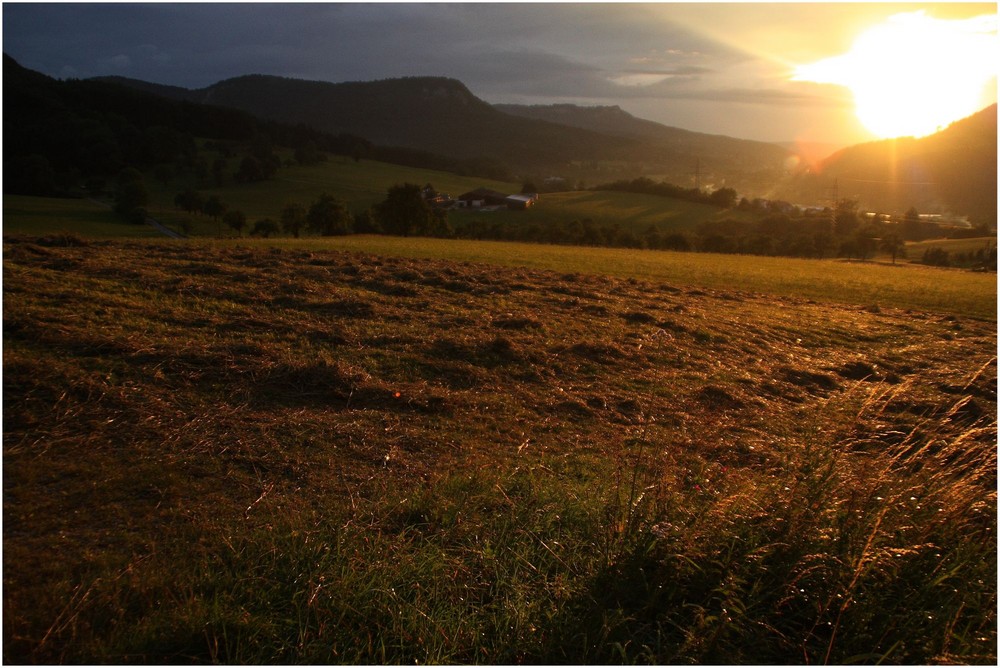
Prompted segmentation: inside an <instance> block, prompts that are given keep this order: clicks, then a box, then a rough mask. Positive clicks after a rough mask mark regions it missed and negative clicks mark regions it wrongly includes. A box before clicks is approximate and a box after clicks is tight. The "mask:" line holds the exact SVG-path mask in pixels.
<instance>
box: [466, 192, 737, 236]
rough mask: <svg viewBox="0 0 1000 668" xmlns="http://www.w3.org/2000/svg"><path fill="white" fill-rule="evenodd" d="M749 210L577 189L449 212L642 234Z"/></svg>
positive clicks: (686, 228) (482, 219) (486, 220)
mask: <svg viewBox="0 0 1000 668" xmlns="http://www.w3.org/2000/svg"><path fill="white" fill-rule="evenodd" d="M745 215H746V214H742V213H741V212H737V211H731V210H723V209H719V208H718V207H713V206H707V205H705V204H695V203H693V202H685V201H683V200H676V199H670V198H664V197H655V196H653V195H640V194H635V193H623V192H610V191H606V192H590V191H574V192H560V193H546V194H543V195H541V196H540V198H539V200H538V204H537V205H536V206H534V207H532V208H530V209H528V210H526V211H506V210H502V211H490V212H485V213H484V212H476V211H462V210H460V209H459V210H456V211H454V212H452V213H450V214H449V220H450V221H451V222H452V223H453V224H456V225H459V224H462V223H463V222H466V221H468V222H475V223H478V224H482V225H491V224H493V223H497V222H500V223H516V224H520V225H531V224H537V225H539V226H542V227H544V226H545V225H546V224H551V223H553V222H560V223H569V222H572V221H574V220H577V221H583V220H586V219H590V220H592V221H593V222H594V223H596V224H597V225H599V226H602V227H603V226H613V225H619V226H620V227H621V228H622V229H623V230H628V231H630V232H632V233H633V234H636V235H640V234H642V233H643V232H645V231H646V230H647V229H648V228H649V227H650V226H652V227H655V228H656V229H657V230H659V231H660V232H664V233H670V232H690V231H692V230H694V228H695V227H697V225H698V224H699V223H702V222H706V221H710V220H721V219H733V218H735V219H740V218H741V217H743V216H745Z"/></svg>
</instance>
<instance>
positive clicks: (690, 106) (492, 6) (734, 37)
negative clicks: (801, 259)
mask: <svg viewBox="0 0 1000 668" xmlns="http://www.w3.org/2000/svg"><path fill="white" fill-rule="evenodd" d="M918 10H922V11H924V13H925V14H926V15H927V16H930V17H934V18H935V19H941V20H949V21H956V20H960V19H971V18H972V17H977V16H983V15H993V22H994V27H993V41H994V42H995V37H996V29H995V18H996V10H997V5H996V4H990V3H985V4H983V3H978V4H965V3H950V2H949V3H935V4H927V3H811V4H799V3H776V4H763V3H735V4H723V3H689V2H681V3H640V4H627V3H555V4H547V3H518V4H513V3H450V2H444V3H434V4H422V3H353V4H333V3H296V4H292V3H225V4H207V3H183V4H175V3H147V4H128V3H114V4H97V3H67V4H57V3H20V2H4V3H3V5H2V13H3V51H4V53H6V54H8V55H10V56H12V57H13V58H14V59H15V60H17V61H18V62H19V63H20V64H21V65H23V66H25V67H27V68H29V69H33V70H37V71H40V72H43V73H45V74H48V75H50V76H53V77H56V78H87V77H92V76H100V75H121V76H127V77H133V78H137V79H143V80H146V81H152V82H156V83H161V84H169V85H175V86H182V87H185V88H199V87H204V86H208V85H210V84H212V83H215V82H217V81H220V80H223V79H226V78H229V77H235V76H240V75H244V74H273V75H279V76H286V77H294V78H302V79H311V80H319V81H331V82H340V81H368V80H375V79H386V78H393V77H402V76H446V77H452V78H455V79H458V80H460V81H462V82H463V83H464V84H465V85H466V86H467V87H468V88H469V90H471V91H472V93H473V94H475V95H476V96H478V97H479V98H481V99H483V100H486V101H487V102H490V103H501V102H504V103H519V104H554V103H573V104H581V105H618V106H620V107H621V108H622V109H624V110H626V111H628V112H629V113H632V114H633V115H635V116H638V117H640V118H646V119H649V120H653V121H657V122H660V123H664V124H666V125H671V126H676V127H680V128H684V129H687V130H695V131H699V132H707V133H712V134H724V135H729V136H732V137H739V138H743V139H755V140H761V141H796V140H797V141H802V142H820V143H825V144H833V145H838V146H842V145H848V144H853V143H859V142H862V141H870V140H872V139H874V138H875V135H874V134H873V133H872V132H871V131H869V130H867V129H866V128H865V127H864V126H863V125H862V124H861V122H860V121H859V120H858V118H857V117H856V115H855V109H854V103H855V100H854V95H855V94H854V93H853V92H852V89H851V88H848V87H847V86H846V85H845V83H844V82H843V81H838V82H837V83H829V82H828V81H820V82H817V81H809V80H805V79H803V78H802V77H800V78H799V80H795V79H796V77H795V76H794V74H795V72H796V71H797V68H801V67H802V66H805V65H808V64H810V63H816V62H819V61H823V60H824V59H831V58H835V57H837V56H840V55H842V54H844V53H846V52H848V51H849V50H850V49H851V47H852V44H854V43H855V41H856V40H857V39H858V37H859V35H861V34H862V33H863V32H864V31H865V30H866V29H869V28H871V27H872V26H875V25H878V24H880V23H882V22H885V21H886V20H888V19H889V17H892V16H894V15H898V14H901V13H906V12H914V11H918ZM930 41H931V42H932V44H931V45H929V46H928V47H927V48H928V49H933V48H934V46H933V42H936V41H937V40H934V39H931V40H930ZM998 55H1000V53H998ZM968 57H969V58H973V57H974V56H968ZM990 60H994V59H990ZM996 60H1000V58H998V59H996ZM959 67H960V66H959ZM993 67H995V66H993ZM800 71H801V70H800ZM877 83H878V82H877V81H876V84H877ZM976 95H977V99H978V101H979V102H978V104H979V108H982V107H985V106H987V105H989V104H991V103H993V102H995V101H996V71H995V69H994V70H993V73H992V81H991V83H988V85H987V86H986V88H985V89H984V91H983V93H982V94H981V95H980V94H979V93H977V94H976Z"/></svg>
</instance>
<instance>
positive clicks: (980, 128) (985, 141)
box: [779, 104, 997, 227]
mask: <svg viewBox="0 0 1000 668" xmlns="http://www.w3.org/2000/svg"><path fill="white" fill-rule="evenodd" d="M834 187H836V190H837V192H838V194H839V196H840V197H843V198H848V199H854V200H857V201H858V202H859V203H860V204H861V206H862V207H868V208H873V209H878V210H884V211H905V210H907V209H909V208H910V207H916V209H917V210H918V211H920V212H921V213H923V212H952V213H954V214H957V215H967V216H969V218H970V220H971V221H972V222H973V223H974V224H981V225H986V226H989V227H996V220H997V219H996V215H997V105H995V104H994V105H992V106H990V107H988V108H986V109H983V110H982V111H980V112H979V113H977V114H974V115H972V116H970V117H968V118H965V119H963V120H960V121H956V122H955V123H953V124H952V125H950V126H949V127H947V128H945V129H944V130H942V131H941V132H938V133H935V134H933V135H930V136H928V137H923V138H921V139H914V138H911V137H904V138H900V139H887V140H884V141H878V142H871V143H868V144H860V145H858V146H852V147H850V148H847V149H844V150H842V151H840V152H838V153H836V154H834V155H832V156H830V157H829V158H827V159H826V160H825V161H823V162H822V163H821V164H820V165H819V167H818V168H817V169H816V170H815V171H810V172H807V173H803V174H801V175H799V176H798V177H797V178H795V179H793V180H791V181H790V182H789V183H787V184H786V185H785V186H783V187H782V189H781V192H780V194H779V196H780V197H782V198H785V199H792V200H795V201H802V200H808V199H819V198H823V197H826V198H829V197H830V196H831V193H832V192H833V188H834ZM824 193H825V194H824Z"/></svg>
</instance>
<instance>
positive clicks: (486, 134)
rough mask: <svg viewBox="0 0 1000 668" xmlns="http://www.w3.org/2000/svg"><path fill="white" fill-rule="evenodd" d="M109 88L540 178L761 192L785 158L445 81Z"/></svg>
mask: <svg viewBox="0 0 1000 668" xmlns="http://www.w3.org/2000/svg"><path fill="white" fill-rule="evenodd" d="M105 80H109V81H116V82H118V83H123V84H125V85H129V86H133V87H136V88H142V89H143V90H146V91H149V92H158V93H159V94H161V95H164V96H166V97H171V98H174V99H183V100H187V101H193V102H202V103H209V104H213V105H219V106H225V107H233V108H236V109H241V110H243V111H247V112H250V113H252V114H254V115H257V116H260V117H262V118H268V119H273V120H276V121H281V122H284V123H293V124H294V123H303V124H306V125H309V126H311V127H315V128H318V129H320V130H323V131H326V132H334V133H349V134H353V135H358V136H361V137H364V138H365V139H367V140H369V141H371V142H373V143H375V144H380V145H386V144H387V145H394V146H403V147H408V148H411V149H417V150H421V151H429V152H433V153H437V154H441V155H447V156H453V157H456V158H489V159H492V160H496V161H499V162H501V163H503V164H505V165H507V166H508V167H509V168H510V169H511V170H513V171H515V172H516V173H518V174H520V175H522V176H534V177H536V178H537V177H546V176H563V177H566V178H567V179H569V180H571V181H572V180H578V179H585V180H588V181H591V182H593V181H601V180H613V179H616V178H623V177H635V176H640V175H648V176H652V177H654V178H658V179H664V180H668V181H671V182H674V183H678V184H681V185H685V184H687V185H693V184H694V173H695V170H696V168H699V165H700V169H701V170H702V172H701V173H702V174H703V175H704V178H703V179H702V183H703V184H709V183H711V184H713V185H715V186H716V187H718V186H722V185H729V186H731V187H735V188H737V189H741V190H753V191H759V190H760V189H761V188H766V187H767V185H768V184H770V183H772V182H773V181H774V179H776V178H778V177H779V176H780V174H781V170H782V168H783V160H784V158H785V157H786V156H787V155H788V154H787V152H786V151H783V150H782V149H781V148H780V147H776V146H774V145H770V144H765V143H762V142H752V141H746V140H738V139H732V138H729V137H721V136H715V135H707V134H700V133H694V132H687V131H684V130H679V129H677V128H668V127H666V126H663V125H660V124H658V123H653V122H651V121H644V120H642V119H638V118H635V117H633V116H631V115H629V114H627V113H625V112H624V111H621V110H620V109H617V108H609V107H597V108H594V109H587V108H582V107H572V108H570V107H566V106H559V107H553V108H548V107H516V106H512V105H497V106H493V105H490V104H488V103H486V102H484V101H483V100H481V99H479V98H477V97H476V96H475V95H473V94H472V93H471V92H470V91H469V90H468V88H466V86H465V85H464V84H462V83H461V82H460V81H457V80H454V79H448V78H441V77H408V78H403V79H387V80H382V81H370V82H349V83H327V82H319V81H304V80H299V79H289V78H283V77H275V76H264V75H250V76H243V77H237V78H234V79H227V80H225V81H221V82H219V83H216V84H214V85H212V86H209V87H207V88H203V89H198V90H185V89H178V88H176V87H167V86H162V87H157V86H156V85H155V84H149V83H146V82H137V81H135V80H129V79H121V78H106V79H105ZM609 110H610V111H609ZM615 110H617V111H615Z"/></svg>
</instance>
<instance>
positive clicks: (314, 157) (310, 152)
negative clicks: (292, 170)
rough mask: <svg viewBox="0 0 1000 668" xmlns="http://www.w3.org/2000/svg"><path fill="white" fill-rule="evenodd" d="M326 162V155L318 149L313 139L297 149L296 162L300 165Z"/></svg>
mask: <svg viewBox="0 0 1000 668" xmlns="http://www.w3.org/2000/svg"><path fill="white" fill-rule="evenodd" d="M324 160H326V154H325V153H323V152H321V151H320V150H319V149H318V148H317V147H316V142H314V141H312V140H311V139H309V140H307V141H305V142H304V143H303V144H302V145H300V146H299V147H298V148H296V149H295V161H296V162H297V163H299V164H300V165H315V164H318V163H320V162H323V161H324Z"/></svg>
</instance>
